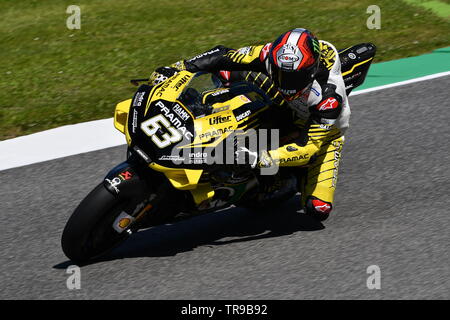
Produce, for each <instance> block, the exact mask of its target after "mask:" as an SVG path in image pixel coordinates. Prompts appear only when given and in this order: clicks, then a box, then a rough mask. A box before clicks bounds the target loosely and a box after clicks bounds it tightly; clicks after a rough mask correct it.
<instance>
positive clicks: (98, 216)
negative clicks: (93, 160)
mask: <svg viewBox="0 0 450 320" xmlns="http://www.w3.org/2000/svg"><path fill="white" fill-rule="evenodd" d="M126 203H127V199H120V198H117V197H115V196H114V195H112V194H111V193H110V192H109V191H108V190H106V188H105V187H104V186H103V183H101V184H99V185H98V186H97V187H96V188H95V189H94V190H92V191H91V192H90V193H89V194H88V195H87V196H86V197H85V198H84V199H83V201H81V203H80V204H79V205H78V207H77V208H76V209H75V211H74V212H73V214H72V216H71V217H70V219H69V221H68V222H67V224H66V226H65V228H64V231H63V234H62V237H61V245H62V250H63V252H64V254H65V255H66V256H67V257H68V258H69V259H70V260H72V261H74V262H86V261H88V260H91V259H93V258H96V257H98V256H100V255H103V254H105V253H106V252H108V251H109V250H111V249H113V248H114V247H116V246H117V245H119V244H120V243H121V242H123V241H125V240H126V239H127V238H128V236H129V234H128V233H127V232H125V231H124V232H122V233H118V232H116V231H115V230H114V229H113V227H112V225H113V223H114V220H115V219H116V218H117V216H118V215H119V214H120V213H121V212H122V209H123V208H124V207H125V205H126Z"/></svg>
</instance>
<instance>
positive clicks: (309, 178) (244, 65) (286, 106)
mask: <svg viewBox="0 0 450 320" xmlns="http://www.w3.org/2000/svg"><path fill="white" fill-rule="evenodd" d="M319 44H320V52H321V54H320V65H319V71H318V72H317V74H316V76H315V78H314V80H313V81H312V83H311V85H310V87H309V89H308V90H306V91H305V92H303V93H302V94H300V95H298V96H296V97H295V98H294V99H289V100H290V101H288V100H286V99H285V98H283V95H282V94H281V92H280V91H279V90H278V88H276V87H275V86H274V84H273V83H272V81H271V79H270V65H269V62H268V60H269V59H268V52H269V49H270V46H271V43H268V44H266V45H259V46H248V47H243V48H240V49H238V50H235V49H230V48H226V47H224V46H217V47H215V48H213V49H211V50H209V51H206V52H204V53H202V54H199V55H197V56H195V57H193V58H192V59H189V60H182V61H179V62H177V63H175V64H173V65H172V67H174V68H176V69H178V70H187V71H190V72H199V71H206V72H211V73H216V74H220V76H221V78H222V79H223V81H225V82H226V81H229V82H233V81H237V80H246V81H249V82H251V83H254V84H255V85H257V86H259V87H260V88H261V89H262V90H264V91H265V92H266V93H267V95H268V96H269V97H270V98H271V99H272V101H273V102H274V105H275V106H277V107H276V108H278V109H279V114H281V115H283V116H282V117H283V119H282V124H283V127H286V126H287V127H289V126H290V125H294V126H295V127H296V130H291V131H290V132H286V130H284V133H285V136H284V137H283V138H282V139H281V141H280V142H281V143H280V145H281V147H279V148H278V149H275V150H268V152H266V153H264V154H262V155H261V157H262V159H260V164H262V163H268V162H270V161H275V162H277V163H278V165H279V166H305V165H308V167H307V170H306V171H307V172H306V173H305V174H302V177H304V178H303V180H302V182H301V183H300V184H299V186H300V191H301V194H302V207H303V208H304V209H305V211H306V212H307V213H309V214H312V215H314V216H316V217H318V218H319V219H320V220H323V219H326V218H327V217H328V215H329V213H330V211H331V209H332V203H333V198H334V191H335V188H336V182H337V175H338V167H339V161H340V158H341V151H342V146H343V144H344V132H345V130H346V129H347V128H348V126H349V116H350V107H349V103H348V98H347V95H346V92H345V85H344V81H343V78H342V75H341V63H340V60H339V55H338V52H337V50H336V48H335V47H334V46H333V45H332V44H330V43H329V42H327V41H323V40H319ZM305 127H306V128H307V134H308V138H309V139H308V142H307V143H306V145H303V143H302V142H301V141H300V135H299V134H298V133H299V132H301V130H302V129H304V128H305ZM288 131H289V130H288ZM264 157H268V158H269V159H264Z"/></svg>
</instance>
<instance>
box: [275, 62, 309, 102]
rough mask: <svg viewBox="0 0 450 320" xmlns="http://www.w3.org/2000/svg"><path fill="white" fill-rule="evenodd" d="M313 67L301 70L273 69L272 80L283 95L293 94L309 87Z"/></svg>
mask: <svg viewBox="0 0 450 320" xmlns="http://www.w3.org/2000/svg"><path fill="white" fill-rule="evenodd" d="M313 70H314V68H311V67H310V68H306V69H303V70H301V71H284V70H281V69H280V68H275V70H273V73H272V74H273V76H272V77H273V82H274V83H275V85H276V86H278V89H279V91H281V93H283V95H285V96H295V95H297V94H298V93H299V92H301V91H303V90H304V89H305V88H307V87H309V86H310V84H311V83H312V82H313V79H314V72H313Z"/></svg>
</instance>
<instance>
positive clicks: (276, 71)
mask: <svg viewBox="0 0 450 320" xmlns="http://www.w3.org/2000/svg"><path fill="white" fill-rule="evenodd" d="M319 57H320V49H319V41H318V40H317V39H316V37H315V36H314V35H313V34H312V33H311V32H310V31H308V30H306V29H301V28H297V29H293V30H290V31H288V32H286V33H283V34H282V35H281V36H279V37H278V39H276V40H275V41H274V42H273V43H272V46H271V48H270V50H269V74H270V76H271V78H272V81H273V82H274V83H275V85H276V86H277V87H278V89H279V91H280V92H281V93H282V94H283V96H284V97H285V98H286V99H287V100H292V99H294V98H296V97H297V96H299V95H300V94H301V93H303V92H305V91H306V90H307V89H309V88H310V87H311V84H312V82H313V80H314V76H315V74H316V73H317V70H318V68H319V61H320V59H319Z"/></svg>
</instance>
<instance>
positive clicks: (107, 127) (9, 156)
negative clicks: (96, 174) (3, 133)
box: [0, 118, 126, 171]
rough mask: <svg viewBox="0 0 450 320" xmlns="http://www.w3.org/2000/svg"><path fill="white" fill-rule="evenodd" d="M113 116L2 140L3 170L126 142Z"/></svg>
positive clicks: (1, 162)
mask: <svg viewBox="0 0 450 320" xmlns="http://www.w3.org/2000/svg"><path fill="white" fill-rule="evenodd" d="M125 143H126V141H125V136H124V135H123V134H122V133H120V132H119V131H117V130H116V129H115V128H114V120H113V118H109V119H103V120H96V121H89V122H82V123H78V124H74V125H68V126H63V127H59V128H55V129H51V130H46V131H42V132H38V133H34V134H30V135H27V136H22V137H18V138H14V139H9V140H5V141H0V171H1V170H6V169H11V168H15V167H21V166H26V165H29V164H33V163H37V162H43V161H48V160H53V159H58V158H62V157H67V156H72V155H75V154H79V153H85V152H90V151H96V150H100V149H106V148H109V147H114V146H118V145H121V144H125Z"/></svg>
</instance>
